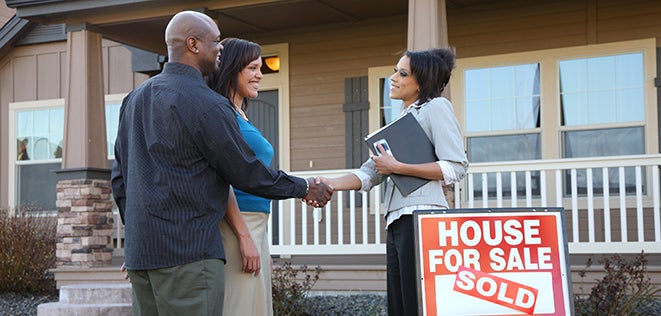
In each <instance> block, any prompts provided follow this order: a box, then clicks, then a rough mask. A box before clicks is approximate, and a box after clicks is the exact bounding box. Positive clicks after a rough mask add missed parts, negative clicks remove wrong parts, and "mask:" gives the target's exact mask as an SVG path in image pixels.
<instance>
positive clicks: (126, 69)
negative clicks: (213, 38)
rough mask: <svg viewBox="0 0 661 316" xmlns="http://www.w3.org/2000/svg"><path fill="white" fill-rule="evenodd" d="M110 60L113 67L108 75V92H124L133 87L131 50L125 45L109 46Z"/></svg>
mask: <svg viewBox="0 0 661 316" xmlns="http://www.w3.org/2000/svg"><path fill="white" fill-rule="evenodd" d="M107 55H108V62H109V64H110V65H112V67H110V68H109V69H108V75H107V76H106V78H107V81H108V91H107V94H115V93H123V92H128V91H131V89H133V73H132V72H131V52H130V51H129V50H128V49H127V48H126V47H124V46H121V45H117V46H111V47H108V52H107Z"/></svg>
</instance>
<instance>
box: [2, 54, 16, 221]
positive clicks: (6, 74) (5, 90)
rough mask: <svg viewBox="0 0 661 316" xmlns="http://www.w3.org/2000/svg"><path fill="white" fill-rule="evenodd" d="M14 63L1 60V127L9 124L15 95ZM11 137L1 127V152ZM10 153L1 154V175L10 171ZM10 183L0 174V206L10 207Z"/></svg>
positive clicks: (3, 151)
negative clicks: (10, 107) (10, 105)
mask: <svg viewBox="0 0 661 316" xmlns="http://www.w3.org/2000/svg"><path fill="white" fill-rule="evenodd" d="M11 74H12V64H11V62H9V61H2V60H0V127H2V126H9V118H8V115H9V102H11V99H12V98H13V97H14V94H13V90H14V88H13V84H14V82H13V81H12V75H11ZM8 137H9V130H8V129H7V128H0V153H8V152H9V146H8V144H11V143H12V142H11V141H10V142H9V143H8V142H7V138H8ZM7 159H9V157H8V155H0V175H6V174H8V173H9V170H8V169H7V163H8V160H7ZM8 185H9V180H8V179H7V177H5V176H0V208H3V207H8V206H9V205H7V201H8V200H9V197H8V194H9V192H8Z"/></svg>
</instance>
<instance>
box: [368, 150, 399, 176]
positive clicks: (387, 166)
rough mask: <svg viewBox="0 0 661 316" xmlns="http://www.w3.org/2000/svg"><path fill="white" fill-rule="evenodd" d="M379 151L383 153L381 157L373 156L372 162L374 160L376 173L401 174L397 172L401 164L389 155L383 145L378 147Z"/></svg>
mask: <svg viewBox="0 0 661 316" xmlns="http://www.w3.org/2000/svg"><path fill="white" fill-rule="evenodd" d="M377 149H378V150H379V152H380V153H381V155H380V156H372V160H374V167H375V168H376V171H378V172H379V173H380V174H391V173H399V172H397V171H398V170H399V167H400V165H401V163H400V162H399V161H397V159H395V157H393V155H391V154H389V153H388V152H387V151H386V150H385V149H384V148H383V146H381V144H378V145H377Z"/></svg>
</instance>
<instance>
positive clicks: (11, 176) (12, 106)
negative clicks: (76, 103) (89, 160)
mask: <svg viewBox="0 0 661 316" xmlns="http://www.w3.org/2000/svg"><path fill="white" fill-rule="evenodd" d="M57 107H61V108H64V99H51V100H39V101H25V102H12V103H9V120H8V121H9V124H8V126H9V133H8V134H9V135H8V136H9V142H8V144H9V159H7V164H8V165H7V167H8V168H7V170H8V175H7V183H8V187H9V188H8V189H9V190H8V199H7V201H8V203H9V206H10V207H15V206H16V203H17V200H16V193H17V192H16V188H17V186H18V183H17V179H16V166H17V165H19V164H20V165H24V164H25V165H27V164H37V163H39V164H42V163H53V162H58V161H62V159H61V158H56V159H48V160H39V161H25V162H20V163H17V162H16V155H17V154H18V153H17V152H16V145H15V144H16V112H19V111H23V110H43V109H48V108H57ZM53 193H55V192H53Z"/></svg>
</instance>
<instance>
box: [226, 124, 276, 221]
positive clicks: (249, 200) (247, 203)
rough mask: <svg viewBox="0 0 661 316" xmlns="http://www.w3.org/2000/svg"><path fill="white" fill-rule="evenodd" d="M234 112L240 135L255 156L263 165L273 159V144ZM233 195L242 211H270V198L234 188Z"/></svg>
mask: <svg viewBox="0 0 661 316" xmlns="http://www.w3.org/2000/svg"><path fill="white" fill-rule="evenodd" d="M234 112H235V113H236V119H237V122H238V123H239V129H240V130H241V135H243V139H245V141H246V143H248V145H249V146H250V148H252V151H253V152H255V156H257V158H259V160H261V161H262V163H263V164H264V165H266V166H268V165H269V164H271V160H272V159H273V146H271V143H269V141H268V140H267V139H266V138H264V136H263V135H262V133H260V132H259V130H258V129H257V128H256V127H255V126H254V125H252V123H250V122H248V121H246V120H244V119H243V118H242V117H241V115H239V113H238V112H236V111H234ZM234 195H236V201H237V202H238V204H239V209H240V210H241V211H242V212H264V213H269V212H270V211H271V208H270V206H271V200H269V199H266V198H263V197H260V196H256V195H252V194H249V193H246V192H243V191H241V190H239V189H234Z"/></svg>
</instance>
